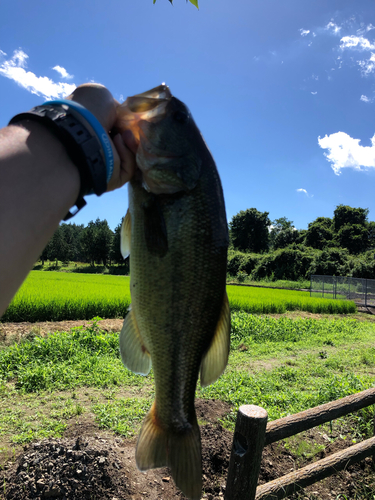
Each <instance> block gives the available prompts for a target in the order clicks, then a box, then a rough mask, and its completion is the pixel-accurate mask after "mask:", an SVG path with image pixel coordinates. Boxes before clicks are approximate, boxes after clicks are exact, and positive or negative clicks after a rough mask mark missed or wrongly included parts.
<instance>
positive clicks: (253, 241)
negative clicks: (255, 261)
mask: <svg viewBox="0 0 375 500" xmlns="http://www.w3.org/2000/svg"><path fill="white" fill-rule="evenodd" d="M270 225H271V221H270V219H269V218H268V212H259V211H258V210H257V209H256V208H248V209H247V210H246V211H243V210H241V212H239V213H238V214H237V215H234V216H233V217H232V220H231V222H230V223H229V227H230V233H231V238H232V241H233V246H234V248H236V249H238V250H241V251H243V252H254V253H261V252H264V251H266V250H268V246H269V231H268V228H269V226H270Z"/></svg>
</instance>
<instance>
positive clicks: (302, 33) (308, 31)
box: [299, 28, 310, 36]
mask: <svg viewBox="0 0 375 500" xmlns="http://www.w3.org/2000/svg"><path fill="white" fill-rule="evenodd" d="M299 31H300V33H301V36H307V35H308V34H309V33H310V30H303V29H302V28H301V29H300V30H299Z"/></svg>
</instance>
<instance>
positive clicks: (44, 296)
mask: <svg viewBox="0 0 375 500" xmlns="http://www.w3.org/2000/svg"><path fill="white" fill-rule="evenodd" d="M129 286H130V278H129V277H128V276H107V275H95V274H70V273H55V272H50V273H46V272H43V271H31V272H30V274H29V276H28V277H27V279H26V280H25V282H24V284H23V285H22V286H21V288H20V290H19V291H18V293H17V294H16V296H15V298H14V299H13V301H12V303H11V304H10V306H9V307H8V309H7V310H6V312H5V314H4V315H3V317H2V318H1V320H2V321H31V322H35V321H62V320H74V319H92V318H94V317H95V316H101V317H102V318H116V317H124V316H125V315H126V313H127V310H128V308H129V305H130V290H129Z"/></svg>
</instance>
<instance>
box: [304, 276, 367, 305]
mask: <svg viewBox="0 0 375 500" xmlns="http://www.w3.org/2000/svg"><path fill="white" fill-rule="evenodd" d="M310 297H325V298H329V299H346V300H354V302H355V303H356V304H359V305H364V306H365V307H375V280H372V279H365V278H351V277H350V276H319V275H312V276H311V278H310Z"/></svg>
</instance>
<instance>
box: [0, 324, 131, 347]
mask: <svg viewBox="0 0 375 500" xmlns="http://www.w3.org/2000/svg"><path fill="white" fill-rule="evenodd" d="M123 322H124V320H123V319H102V320H100V321H98V324H99V326H100V329H102V330H105V331H107V332H119V331H121V328H122V324H123ZM90 323H91V321H89V320H76V321H43V322H40V323H29V322H24V323H0V343H4V344H5V345H7V344H9V343H13V342H18V341H19V340H20V339H21V338H27V337H30V336H33V335H38V336H41V337H45V336H47V335H49V334H50V333H53V332H57V331H66V332H68V331H69V330H71V329H72V328H74V327H76V326H88V325H90Z"/></svg>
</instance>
